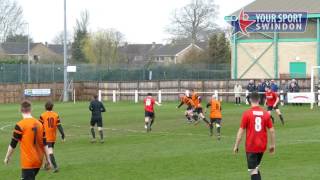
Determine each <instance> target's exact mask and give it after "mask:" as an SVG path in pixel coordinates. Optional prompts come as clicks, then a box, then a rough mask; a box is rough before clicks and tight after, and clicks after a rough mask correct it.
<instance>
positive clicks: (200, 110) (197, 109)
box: [194, 107, 203, 114]
mask: <svg viewBox="0 0 320 180" xmlns="http://www.w3.org/2000/svg"><path fill="white" fill-rule="evenodd" d="M194 112H196V113H198V114H201V113H202V112H203V110H202V107H199V108H196V109H195V110H194Z"/></svg>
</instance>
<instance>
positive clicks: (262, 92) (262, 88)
mask: <svg viewBox="0 0 320 180" xmlns="http://www.w3.org/2000/svg"><path fill="white" fill-rule="evenodd" d="M266 87H267V83H266V81H265V80H264V79H261V81H260V82H259V84H258V87H257V89H258V92H259V97H260V101H259V104H260V105H263V104H264V101H265V92H266Z"/></svg>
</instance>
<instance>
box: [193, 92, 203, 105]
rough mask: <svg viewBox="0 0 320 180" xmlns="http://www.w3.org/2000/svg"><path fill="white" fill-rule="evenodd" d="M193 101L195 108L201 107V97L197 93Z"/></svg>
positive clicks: (194, 94)
mask: <svg viewBox="0 0 320 180" xmlns="http://www.w3.org/2000/svg"><path fill="white" fill-rule="evenodd" d="M191 99H192V101H193V104H194V107H195V108H199V107H201V102H200V99H199V95H198V94H197V93H192V96H191Z"/></svg>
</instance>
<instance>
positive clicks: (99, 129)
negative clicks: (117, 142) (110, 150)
mask: <svg viewBox="0 0 320 180" xmlns="http://www.w3.org/2000/svg"><path fill="white" fill-rule="evenodd" d="M97 126H98V132H99V135H100V142H101V143H104V139H103V128H102V127H103V123H102V118H100V119H98V121H97Z"/></svg>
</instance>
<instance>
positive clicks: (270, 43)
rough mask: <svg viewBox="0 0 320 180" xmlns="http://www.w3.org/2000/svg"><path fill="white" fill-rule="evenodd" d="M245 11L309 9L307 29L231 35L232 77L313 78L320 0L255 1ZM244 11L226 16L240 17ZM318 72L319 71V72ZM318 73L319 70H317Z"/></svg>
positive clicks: (319, 44)
mask: <svg viewBox="0 0 320 180" xmlns="http://www.w3.org/2000/svg"><path fill="white" fill-rule="evenodd" d="M243 10H244V11H246V12H307V13H308V15H307V27H306V31H305V32H299V33H297V32H291V33H288V32H286V33H281V32H271V33H270V32H268V33H249V36H246V35H243V34H242V33H237V34H235V35H233V37H232V43H231V44H232V63H231V69H232V71H231V74H232V78H233V79H257V78H265V79H272V78H274V79H279V78H310V75H311V67H312V66H320V1H319V0H256V1H254V2H252V3H251V4H249V5H247V6H245V7H243ZM240 11H241V10H238V11H236V12H234V13H232V14H231V15H230V16H226V17H225V19H226V20H227V21H230V19H231V18H232V17H235V16H237V17H238V16H239V13H240ZM316 74H317V73H316ZM318 74H319V73H318Z"/></svg>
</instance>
